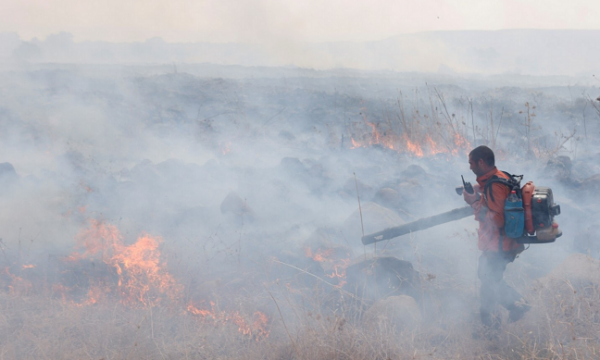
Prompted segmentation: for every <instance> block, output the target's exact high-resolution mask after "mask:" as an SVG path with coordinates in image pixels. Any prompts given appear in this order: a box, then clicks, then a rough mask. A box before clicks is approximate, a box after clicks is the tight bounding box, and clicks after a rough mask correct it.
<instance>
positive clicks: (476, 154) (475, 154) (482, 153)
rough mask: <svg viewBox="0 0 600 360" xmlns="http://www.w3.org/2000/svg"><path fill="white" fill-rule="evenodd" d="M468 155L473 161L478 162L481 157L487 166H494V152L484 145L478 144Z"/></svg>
mask: <svg viewBox="0 0 600 360" xmlns="http://www.w3.org/2000/svg"><path fill="white" fill-rule="evenodd" d="M469 157H470V158H471V160H473V161H475V162H478V161H479V160H480V159H482V160H483V162H485V163H486V164H487V165H488V166H495V164H496V159H495V157H494V152H493V151H492V149H490V148H489V147H487V146H485V145H481V146H478V147H476V148H475V149H473V150H471V152H470V153H469Z"/></svg>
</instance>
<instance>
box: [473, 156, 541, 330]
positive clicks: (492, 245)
mask: <svg viewBox="0 0 600 360" xmlns="http://www.w3.org/2000/svg"><path fill="white" fill-rule="evenodd" d="M469 165H470V167H471V170H472V171H473V173H475V175H476V176H477V184H476V185H475V186H473V188H474V189H475V192H474V193H473V194H468V193H467V192H466V191H465V192H463V196H464V199H465V201H466V202H467V203H468V204H469V205H471V207H472V208H473V210H474V213H475V219H476V220H477V221H478V222H479V240H478V244H477V245H478V247H479V250H481V251H482V254H481V256H480V257H479V267H478V270H477V272H478V276H479V280H480V281H481V286H480V289H479V300H480V315H481V322H482V323H483V324H484V325H486V326H488V327H494V328H497V327H498V326H499V325H500V323H499V321H498V319H497V318H494V317H492V314H493V313H494V310H495V308H496V305H498V304H500V305H502V306H503V307H504V308H506V309H507V310H508V311H509V319H510V320H511V321H517V320H519V319H520V318H521V317H522V316H523V315H524V314H525V312H527V311H528V310H529V308H530V306H529V305H527V303H526V302H525V301H524V300H523V298H522V297H521V295H520V294H519V293H518V292H517V291H516V290H515V289H513V288H511V287H510V286H508V284H507V283H506V282H505V281H504V270H505V269H506V265H508V263H511V262H513V261H514V260H515V257H516V256H517V254H519V253H520V252H521V251H523V245H521V244H519V243H517V242H516V241H515V240H514V239H511V238H509V237H506V236H504V203H505V201H506V198H507V197H508V195H509V193H510V189H509V188H508V187H507V186H506V185H503V184H500V183H493V184H492V185H491V189H490V191H491V192H492V194H489V193H488V194H482V195H481V196H480V195H479V193H480V192H481V191H482V190H483V189H484V188H485V184H486V183H487V181H489V180H490V179H491V178H493V177H494V176H497V177H499V178H505V179H508V176H506V174H504V173H503V172H502V171H500V170H498V169H497V168H496V166H495V158H494V152H493V151H492V149H490V148H489V147H487V146H479V147H477V148H475V149H473V150H472V151H471V153H470V154H469ZM491 195H493V196H491Z"/></svg>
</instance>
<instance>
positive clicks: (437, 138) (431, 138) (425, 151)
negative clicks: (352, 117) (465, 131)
mask: <svg viewBox="0 0 600 360" xmlns="http://www.w3.org/2000/svg"><path fill="white" fill-rule="evenodd" d="M363 123H364V124H365V125H366V128H367V129H368V130H366V131H365V130H363V132H362V133H361V132H360V129H354V131H356V132H358V134H353V135H352V136H351V137H350V141H351V142H352V146H351V147H350V148H351V149H356V148H360V147H370V146H374V145H379V146H382V147H385V148H387V149H390V150H394V151H397V152H399V153H408V154H411V155H413V156H416V157H424V156H425V155H429V156H435V155H438V154H449V155H452V156H456V155H458V154H459V153H460V152H461V151H462V150H467V149H469V148H470V146H471V145H470V144H469V142H468V141H467V139H466V138H465V137H464V136H463V135H461V134H460V133H459V132H458V131H457V130H456V129H454V128H452V129H448V130H449V131H448V132H444V131H443V129H437V128H436V131H434V132H430V130H428V129H412V130H411V133H410V134H408V133H403V134H401V136H399V135H398V134H396V133H394V131H393V130H392V129H387V130H386V131H383V132H382V131H381V129H380V128H379V127H378V125H379V124H375V123H372V122H369V121H367V119H366V117H364V116H363ZM445 133H449V134H451V136H452V140H451V141H450V143H448V140H446V138H445V136H444V134H445ZM440 143H444V144H445V145H444V146H440V145H439V144H440Z"/></svg>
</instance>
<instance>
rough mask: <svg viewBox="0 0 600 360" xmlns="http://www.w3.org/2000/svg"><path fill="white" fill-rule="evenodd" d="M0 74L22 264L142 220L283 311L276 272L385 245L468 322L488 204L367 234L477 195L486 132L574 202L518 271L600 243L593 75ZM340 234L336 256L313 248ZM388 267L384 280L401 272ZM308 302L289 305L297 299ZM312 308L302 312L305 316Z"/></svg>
mask: <svg viewBox="0 0 600 360" xmlns="http://www.w3.org/2000/svg"><path fill="white" fill-rule="evenodd" d="M67 40H68V39H67ZM448 84H451V85H448ZM0 91H1V94H2V96H1V97H0V129H1V131H0V140H1V142H0V163H1V164H2V165H0V184H1V185H2V186H1V187H0V206H1V209H2V210H1V212H0V228H1V229H2V232H1V233H0V238H1V239H2V249H3V252H4V259H3V261H5V262H6V266H8V267H10V266H13V265H14V264H15V260H14V259H16V258H18V259H19V261H21V262H27V263H41V262H44V261H48V260H47V259H48V255H52V256H55V257H59V258H60V257H61V256H67V255H69V254H71V252H73V251H74V249H77V244H76V240H77V239H78V236H79V238H80V237H81V235H78V234H81V233H82V231H84V229H87V228H89V226H90V221H92V220H93V221H97V222H99V223H101V224H110V225H111V226H114V227H116V228H118V229H119V231H120V233H121V234H122V237H123V244H122V245H119V246H120V247H122V248H124V247H126V246H127V245H131V244H134V243H136V241H137V239H138V237H140V236H141V235H142V234H150V235H152V236H156V237H160V238H162V240H163V242H162V243H161V244H162V245H161V249H163V250H164V253H165V254H168V260H169V262H168V265H169V267H170V268H169V269H170V270H171V272H172V273H173V274H174V275H173V276H174V278H175V279H178V280H177V281H179V282H180V283H178V284H185V288H186V289H187V290H186V291H187V293H186V296H188V297H189V298H190V299H192V300H196V299H197V298H202V299H210V297H211V296H214V295H215V294H219V295H220V296H222V297H223V299H224V300H223V304H221V305H222V306H225V305H224V304H227V306H237V305H236V304H239V303H244V301H245V303H244V304H246V305H245V306H249V307H252V306H256V307H257V308H260V310H261V311H265V312H267V313H268V315H269V316H270V317H271V319H273V318H275V317H274V315H275V314H276V308H275V307H274V304H273V303H271V302H270V301H271V300H270V299H271V298H272V299H273V301H275V300H276V299H277V300H282V299H283V298H282V296H283V295H281V293H275V295H273V294H272V293H273V292H274V291H275V290H277V289H279V290H277V291H281V288H282V287H283V288H285V286H288V288H287V289H291V290H290V291H292V292H290V294H296V293H294V292H293V291H296V292H299V293H300V294H302V293H303V292H307V291H308V292H310V289H311V286H317V285H315V284H319V285H323V284H324V283H326V284H327V286H328V287H327V289H330V288H334V289H337V288H342V287H343V286H344V284H343V282H342V281H347V279H346V280H344V279H341V277H340V279H338V278H336V277H335V276H334V275H333V274H336V276H337V275H342V274H343V273H342V270H341V267H344V268H345V267H348V269H350V270H352V271H355V270H353V269H356V268H352V265H354V264H355V263H353V262H359V261H361V260H363V259H365V258H367V257H368V256H369V257H370V256H373V254H374V253H377V254H379V255H382V256H394V257H397V258H399V259H402V260H406V261H409V262H410V263H411V264H412V267H414V270H415V271H417V273H418V276H417V275H415V276H417V277H418V278H419V279H421V280H420V281H422V283H420V284H422V285H421V286H422V288H421V289H426V291H425V293H427V294H425V293H423V291H421V293H420V295H419V296H421V297H422V298H419V296H417V295H414V294H412V295H414V296H415V297H417V298H418V299H419V301H421V300H422V302H421V304H425V305H422V306H433V307H435V306H438V309H439V312H440V313H441V314H442V315H440V317H438V318H437V320H436V319H435V318H433V319H432V316H433V315H424V316H423V318H424V321H425V322H426V323H427V322H431V323H430V324H429V325H432V324H434V323H435V321H441V322H444V323H447V324H457V323H459V322H460V321H465V319H470V320H472V318H473V316H474V315H473V311H471V310H472V309H471V307H472V306H474V305H473V304H474V301H475V299H476V291H475V289H476V288H477V278H476V262H477V257H478V255H479V252H478V250H477V248H476V242H477V240H476V238H477V236H476V231H475V227H476V224H475V222H474V221H473V219H472V218H466V219H463V220H461V221H458V222H454V223H451V224H445V225H441V226H439V227H436V228H432V229H429V230H426V231H423V232H418V233H414V234H411V235H409V236H405V237H403V238H398V239H395V240H392V241H390V242H389V243H380V244H378V245H377V247H376V248H375V247H374V246H370V247H363V246H362V244H361V242H360V237H361V235H362V232H363V229H364V232H365V233H369V232H374V231H378V230H382V228H383V227H390V226H395V225H400V224H401V223H403V222H408V221H412V220H415V219H417V218H419V217H423V216H429V215H433V214H437V213H441V212H444V211H448V210H450V209H453V208H457V207H462V206H464V203H463V200H462V199H461V198H460V197H458V196H456V194H455V193H454V187H455V186H458V185H460V175H464V176H465V178H466V179H468V180H469V181H471V182H474V177H473V175H472V174H470V172H469V169H468V163H467V158H466V156H467V153H468V151H469V150H470V148H471V147H473V146H475V145H478V144H480V143H486V144H489V145H490V146H492V147H493V148H494V149H495V150H496V154H497V165H498V167H499V168H501V169H502V170H506V171H509V172H512V173H517V174H524V175H525V179H526V180H533V181H534V182H535V183H536V184H537V185H541V186H551V187H552V189H553V190H554V194H555V200H556V202H557V203H559V204H560V205H561V208H562V212H563V214H561V215H560V216H559V217H557V221H558V222H559V223H560V225H561V228H562V229H563V231H564V235H563V237H561V238H560V239H558V240H557V241H556V243H552V244H548V245H532V246H531V248H530V249H528V250H527V251H525V252H524V253H523V254H522V255H521V256H520V258H519V259H518V260H517V261H516V262H515V263H514V264H512V265H510V266H509V269H508V270H507V275H506V276H507V278H508V279H509V281H511V282H512V283H514V284H516V285H515V286H517V287H521V288H525V287H527V286H529V284H530V281H532V279H536V278H539V277H541V276H544V275H545V274H547V273H548V272H549V271H550V270H551V269H552V268H554V267H555V265H556V264H557V263H559V262H560V261H562V259H564V258H565V257H566V256H567V254H570V253H572V252H581V251H590V252H592V251H597V250H598V249H597V248H595V249H591V248H588V249H585V248H584V247H582V246H583V245H582V244H585V243H582V242H578V241H577V236H584V234H583V235H582V234H581V232H582V231H583V230H584V229H587V226H588V225H589V224H591V223H592V222H593V221H594V220H593V219H594V216H595V215H596V214H597V213H598V210H597V201H598V196H597V192H596V191H595V190H594V189H596V188H595V187H596V186H598V185H597V180H593V176H594V175H595V174H599V173H600V168H599V167H598V165H597V164H598V162H597V161H594V159H597V157H598V153H599V151H600V150H599V149H600V147H599V144H598V141H597V135H598V132H599V131H600V128H598V121H597V119H598V114H597V112H596V111H595V108H594V106H593V105H594V104H595V103H593V102H591V101H592V100H591V99H594V98H595V97H596V95H597V94H596V92H597V91H598V88H597V86H595V85H592V86H589V85H581V86H577V87H574V86H569V85H568V82H567V83H566V82H562V80H561V79H558V80H557V79H554V78H532V77H524V78H520V77H514V78H508V79H507V78H502V79H497V78H493V77H492V78H484V77H464V78H461V77H451V76H441V75H440V76H438V75H432V74H423V75H416V74H401V73H368V72H359V71H331V72H314V71H310V70H302V69H289V68H286V69H281V68H273V69H253V68H240V67H215V66H210V65H206V66H200V65H181V66H179V65H178V66H176V67H170V66H137V67H136V66H99V65H97V66H92V65H88V66H85V65H71V66H67V65H55V66H51V65H32V64H30V65H28V66H27V67H26V68H23V67H20V68H17V69H16V70H13V71H5V72H2V73H1V74H0ZM451 129H452V130H451ZM459 135H460V136H459ZM457 136H458V137H457ZM382 139H388V140H390V141H391V142H389V143H387V142H384V141H383V140H382ZM407 139H409V140H411V145H412V146H416V145H418V146H419V147H420V149H421V153H418V152H416V151H414V148H413V147H410V146H408V142H407V141H406V140H407ZM427 139H430V140H431V141H436V142H438V144H437V146H435V147H434V145H432V144H431V143H430V142H428V140H427ZM457 139H458V140H457ZM359 141H360V142H361V143H360V146H357V145H356V143H357V142H359ZM413 143H414V144H413ZM415 144H416V145H415ZM392 145H393V146H392ZM434 148H435V149H437V150H435V151H434ZM411 149H413V150H411ZM559 155H562V156H569V157H570V163H571V165H570V166H568V165H566V164H563V163H561V164H563V165H564V166H566V167H567V168H568V174H563V173H560V174H558V173H556V172H552V171H551V169H549V168H547V162H548V161H549V160H555V159H557V156H559ZM563 160H564V159H563ZM565 169H566V168H565ZM590 179H591V180H590ZM594 181H596V182H594ZM359 206H360V210H359ZM583 232H585V231H583ZM307 249H309V251H307ZM327 249H330V250H329V251H330V252H329V253H328V254H330V256H331V257H333V258H332V260H327V261H319V260H315V259H314V258H315V256H316V255H315V254H317V253H319V252H318V251H319V250H321V252H320V253H319V254H324V253H325V252H324V251H326V250H327ZM331 249H333V250H331ZM79 251H80V253H83V252H84V251H83V250H79ZM307 254H310V256H308V255H307ZM594 256H597V252H596V253H594ZM153 259H154V258H153ZM107 264H110V266H119V265H118V264H120V263H119V262H117V261H113V262H109V263H107ZM115 264H117V265H115ZM350 270H349V271H350ZM405 271H407V272H408V271H409V270H407V269H405ZM359 273H360V272H359ZM199 279H200V280H199ZM380 279H381V278H380ZM174 281H175V280H174ZM223 284H224V285H223ZM282 284H286V285H282ZM307 284H308V285H307ZM182 286H183V285H182ZM336 286H337V288H336ZM378 286H380V285H378ZM381 286H384V287H382V288H375V289H369V291H370V292H369V296H373V297H376V296H380V295H381V292H382V291H383V290H382V289H384V288H385V286H388V285H385V284H384V285H381ZM415 286H416V285H415ZM265 289H267V290H265ZM274 289H275V290H274ZM344 289H348V288H344ZM387 290H389V291H391V290H390V289H389V288H388V289H387ZM269 291H270V292H269ZM348 291H349V290H348ZM224 294H226V295H224ZM256 294H258V295H256ZM268 294H271V295H270V296H269V295H268ZM307 294H308V293H304V295H307ZM294 296H295V295H294ZM240 299H241V300H240ZM244 299H245V300H244ZM264 299H267V300H268V301H266V300H264ZM313 300H314V299H313ZM375 300H376V299H375ZM207 301H209V300H207ZM236 301H237V302H236ZM331 301H332V302H335V301H333V300H331ZM428 301H429V303H428ZM440 303H443V304H442V305H439V304H440ZM248 304H252V305H248ZM291 304H292V301H291V300H290V303H288V304H287V305H285V304H277V306H282V307H284V309H287V310H289V311H290V312H289V313H290V314H292V313H293V310H294V308H293V306H292V305H291ZM432 304H434V305H432ZM435 304H438V305H435ZM306 306H307V307H309V305H306ZM310 306H315V308H316V306H317V305H310ZM319 306H323V307H327V306H334V305H332V304H329V303H327V304H325V303H323V304H319ZM208 307H210V306H208ZM213 307H214V306H213ZM223 311H224V310H223ZM250 313H252V312H250ZM223 314H224V313H223ZM211 316H212V318H211V319H213V320H214V321H217V319H220V320H219V321H221V320H223V319H225V318H226V317H227V316H230V315H219V316H216V315H211ZM294 316H295V315H286V316H285V317H284V320H285V321H288V324H289V325H290V327H291V328H292V330H294V329H295V330H299V329H300V330H301V329H302V327H301V323H300V322H295V320H293V319H294ZM223 321H224V320H223ZM292 324H295V325H292ZM293 326H295V327H296V328H293ZM282 334H283V332H282Z"/></svg>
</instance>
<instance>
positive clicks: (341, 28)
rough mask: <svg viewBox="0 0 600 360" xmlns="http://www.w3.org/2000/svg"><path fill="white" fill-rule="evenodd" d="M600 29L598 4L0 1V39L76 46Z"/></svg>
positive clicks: (502, 0)
mask: <svg viewBox="0 0 600 360" xmlns="http://www.w3.org/2000/svg"><path fill="white" fill-rule="evenodd" d="M515 28H521V29H522V28H536V29H600V1H598V0H571V1H565V0H458V1H457V0H420V1H418V0H370V1H367V0H280V1H274V0H234V1H232V0H169V1H166V0H103V1H91V0H0V32H17V33H18V34H19V35H20V36H21V38H22V39H24V40H29V39H31V38H33V37H37V38H39V39H44V38H45V37H46V36H47V35H50V34H53V33H58V32H61V31H66V32H70V33H72V34H73V36H74V40H75V41H82V40H104V41H114V42H128V41H143V40H146V39H148V38H152V37H155V36H159V37H162V38H163V39H165V40H167V41H170V42H193V41H210V42H278V41H282V40H293V41H338V40H377V39H382V38H386V37H389V36H394V35H398V34H402V33H411V32H419V31H430V30H461V29H470V30H498V29H515Z"/></svg>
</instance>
